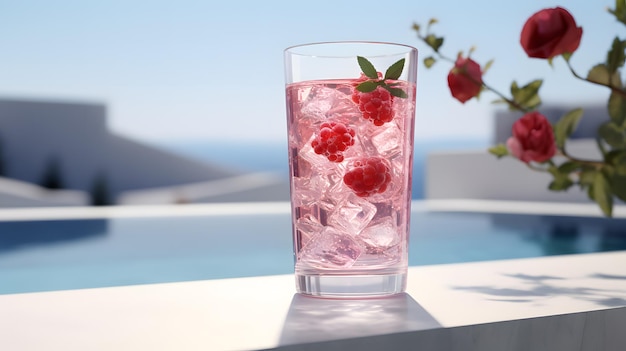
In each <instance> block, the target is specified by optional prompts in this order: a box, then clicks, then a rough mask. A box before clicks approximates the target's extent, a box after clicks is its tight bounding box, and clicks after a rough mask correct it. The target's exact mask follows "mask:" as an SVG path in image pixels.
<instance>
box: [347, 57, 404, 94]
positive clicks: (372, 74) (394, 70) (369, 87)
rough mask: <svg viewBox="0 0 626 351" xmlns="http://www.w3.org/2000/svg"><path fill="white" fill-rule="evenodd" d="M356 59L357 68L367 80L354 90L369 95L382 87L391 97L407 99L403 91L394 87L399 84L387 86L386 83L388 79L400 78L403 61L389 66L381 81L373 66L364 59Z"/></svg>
mask: <svg viewBox="0 0 626 351" xmlns="http://www.w3.org/2000/svg"><path fill="white" fill-rule="evenodd" d="M356 59H357V61H358V62H359V67H361V71H362V72H363V74H364V75H365V76H366V77H367V78H369V80H366V81H365V82H363V83H361V84H359V85H357V86H356V90H358V91H360V92H362V93H369V92H372V91H374V90H376V88H377V87H383V88H384V89H386V90H387V91H389V93H391V95H393V96H396V97H399V98H407V97H409V96H408V95H407V94H406V92H405V91H404V90H402V89H400V88H396V87H395V86H397V85H398V84H400V83H391V84H388V83H387V82H386V80H388V79H390V80H397V79H398V78H400V75H401V74H402V70H403V69H404V59H400V60H398V62H396V63H394V64H393V65H391V66H389V68H387V71H386V72H385V76H384V77H383V79H380V78H378V71H377V70H376V68H374V65H373V64H372V63H371V62H369V61H368V60H367V59H366V58H365V57H362V56H357V57H356Z"/></svg>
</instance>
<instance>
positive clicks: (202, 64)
mask: <svg viewBox="0 0 626 351" xmlns="http://www.w3.org/2000/svg"><path fill="white" fill-rule="evenodd" d="M383 3H387V5H382V4H383ZM557 5H560V6H563V7H566V8H567V9H568V10H570V11H571V12H572V14H573V15H574V17H575V18H576V20H577V22H578V23H579V25H580V26H582V27H583V31H584V32H583V39H582V42H581V46H580V48H579V50H578V52H577V53H576V54H575V55H574V56H573V58H572V62H573V64H574V66H576V67H577V68H578V69H579V71H580V72H581V73H582V74H586V72H587V70H588V69H589V68H591V67H592V66H593V65H594V64H596V63H599V62H601V61H603V60H604V57H605V55H606V49H607V48H608V46H609V44H610V42H611V40H612V38H613V37H614V36H616V35H622V36H623V33H624V27H623V26H620V25H619V24H617V23H616V22H615V21H614V20H613V18H612V16H610V15H609V14H608V13H606V11H605V9H606V8H607V7H608V6H613V1H612V0H601V1H596V0H594V1H579V0H563V1H561V2H555V1H543V0H531V1H498V2H495V1H489V0H475V1H417V0H413V1H404V0H396V1H392V2H383V1H380V0H377V1H369V0H362V1H358V2H357V1H337V0H332V1H328V0H317V1H314V2H295V1H271V0H267V1H244V2H236V1H221V2H214V1H188V0H178V1H158V0H152V1H147V0H137V1H119V0H108V1H98V2H96V1H69V0H58V1H32V0H22V1H4V2H1V3H0V51H1V52H0V97H11V98H34V99H44V100H61V101H87V102H98V103H104V104H106V105H107V107H108V112H109V126H110V128H111V129H112V130H114V131H115V132H118V133H120V134H124V135H127V136H131V137H134V138H137V139H141V140H146V141H173V140H211V141H219V140H236V139H246V140H253V141H257V140H258V141H282V140H284V139H285V138H286V123H285V106H284V105H285V102H284V69H283V50H284V49H285V48H286V47H288V46H292V45H296V44H302V43H308V42H317V41H334V40H372V41H390V42H398V43H403V44H408V45H413V46H416V47H418V49H419V50H420V56H421V58H424V57H426V56H427V55H429V54H430V52H429V51H428V49H427V48H426V47H424V46H423V45H422V44H421V43H419V42H418V40H417V39H416V36H415V32H414V31H413V30H412V29H411V26H412V24H413V22H419V23H422V24H424V23H426V22H427V21H428V19H429V18H431V17H436V18H438V19H439V21H440V23H439V24H438V25H436V26H435V27H434V30H435V32H436V33H437V34H440V35H443V36H445V37H446V43H445V44H444V46H443V48H442V50H443V51H444V52H445V53H447V54H448V55H449V56H454V55H456V53H457V52H458V51H459V50H467V49H468V48H469V47H470V46H475V47H476V51H475V53H474V54H473V57H474V58H475V59H476V60H477V61H479V62H480V63H485V62H486V61H488V60H490V59H494V60H495V62H494V65H493V66H492V68H491V69H490V71H489V72H488V73H487V75H486V77H485V80H486V81H487V82H488V83H489V84H490V85H492V86H495V87H498V88H500V89H501V90H503V91H505V92H506V91H507V90H508V87H509V85H510V83H511V81H512V80H517V81H518V82H519V83H520V84H525V83H527V82H529V81H531V80H533V79H536V78H541V77H543V78H545V80H546V81H545V83H544V87H543V88H542V90H541V93H542V97H543V98H544V100H545V101H547V102H566V103H567V102H572V101H575V102H578V103H581V104H584V103H587V102H597V101H600V102H601V103H603V102H604V101H605V99H606V98H607V97H608V93H607V92H606V91H605V90H603V89H601V88H599V87H593V86H590V85H587V84H584V83H582V82H578V81H575V80H573V78H571V75H570V74H569V72H568V71H567V70H566V67H565V65H564V64H563V63H562V62H561V61H560V60H557V61H556V62H555V64H554V67H552V68H551V67H550V66H548V64H547V63H546V62H545V61H543V60H536V59H528V58H527V57H526V56H525V55H524V53H523V51H522V49H521V48H520V46H519V32H520V30H521V28H522V25H523V23H524V22H525V20H526V18H528V17H529V16H530V15H531V14H532V13H534V12H536V11H538V10H540V9H542V8H546V7H554V6H557ZM449 69H450V66H449V65H447V64H445V63H443V62H442V63H440V64H437V65H436V66H435V68H433V69H430V70H426V69H425V68H424V67H423V66H422V65H420V69H419V73H418V99H417V104H418V105H417V120H416V138H419V139H422V140H430V139H450V138H488V136H489V135H490V128H491V118H492V110H493V108H494V107H493V105H492V104H490V102H491V101H492V100H494V99H495V97H494V96H493V95H491V94H484V95H483V96H482V98H481V101H479V102H477V101H470V102H468V103H466V104H465V105H461V104H460V103H458V102H457V101H455V100H453V99H452V98H451V97H450V95H449V91H448V89H447V85H446V84H447V83H446V75H447V72H448V70H449Z"/></svg>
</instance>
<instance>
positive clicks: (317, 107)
mask: <svg viewBox="0 0 626 351" xmlns="http://www.w3.org/2000/svg"><path fill="white" fill-rule="evenodd" d="M301 113H302V115H301V117H302V118H304V119H310V120H312V121H323V120H326V119H328V118H337V117H338V116H341V119H346V118H352V117H353V116H358V115H359V110H358V108H357V106H356V105H355V104H354V102H352V101H351V99H350V95H347V94H346V93H345V92H343V91H341V90H338V89H336V87H325V86H314V87H312V88H311V90H310V92H309V94H308V95H307V96H306V99H305V100H304V101H303V102H302V105H301Z"/></svg>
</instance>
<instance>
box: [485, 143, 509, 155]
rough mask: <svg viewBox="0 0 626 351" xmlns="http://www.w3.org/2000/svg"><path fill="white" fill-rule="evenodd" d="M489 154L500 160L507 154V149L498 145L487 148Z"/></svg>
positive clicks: (502, 145)
mask: <svg viewBox="0 0 626 351" xmlns="http://www.w3.org/2000/svg"><path fill="white" fill-rule="evenodd" d="M489 153H491V154H493V155H496V156H497V157H498V158H502V157H504V156H507V155H508V154H509V149H508V148H507V147H506V145H504V144H498V145H496V146H492V147H490V148H489Z"/></svg>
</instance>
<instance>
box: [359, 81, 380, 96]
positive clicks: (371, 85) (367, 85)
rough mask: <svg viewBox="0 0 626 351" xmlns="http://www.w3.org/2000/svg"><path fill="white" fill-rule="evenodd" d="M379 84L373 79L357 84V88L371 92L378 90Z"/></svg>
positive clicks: (363, 91)
mask: <svg viewBox="0 0 626 351" xmlns="http://www.w3.org/2000/svg"><path fill="white" fill-rule="evenodd" d="M378 85H379V84H377V83H376V82H372V81H371V80H368V81H365V82H363V83H361V84H359V85H357V86H356V90H358V91H360V92H362V93H369V92H372V91H374V90H376V87H378Z"/></svg>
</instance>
